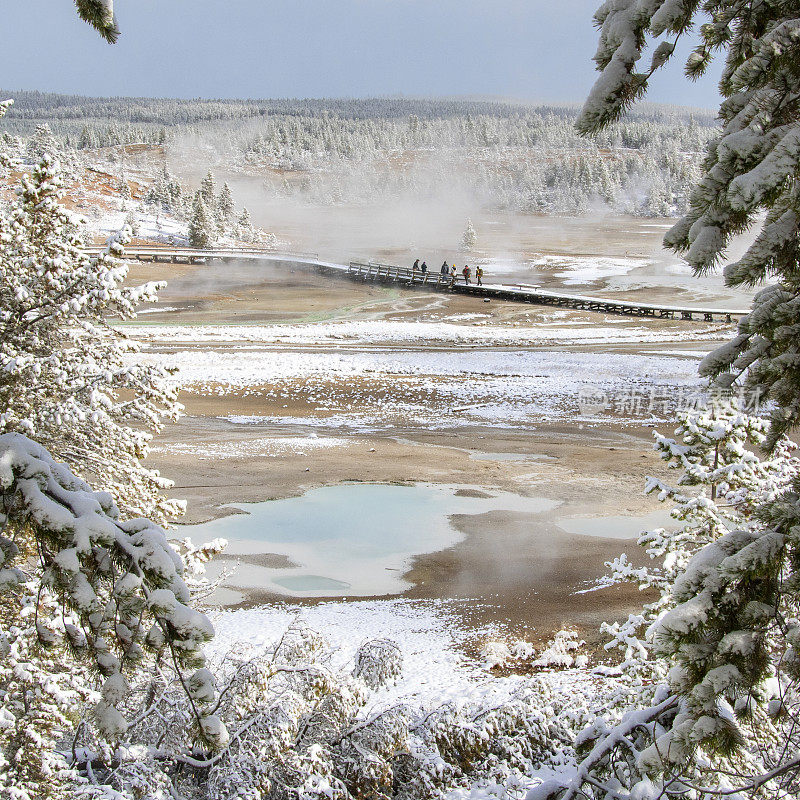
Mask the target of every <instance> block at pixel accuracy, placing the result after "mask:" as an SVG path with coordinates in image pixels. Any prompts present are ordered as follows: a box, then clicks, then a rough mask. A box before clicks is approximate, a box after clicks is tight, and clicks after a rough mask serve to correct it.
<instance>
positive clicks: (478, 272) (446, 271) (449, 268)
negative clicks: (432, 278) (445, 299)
mask: <svg viewBox="0 0 800 800" xmlns="http://www.w3.org/2000/svg"><path fill="white" fill-rule="evenodd" d="M411 270H412V272H417V271H419V272H421V273H422V275H423V276H424V275H426V274H427V273H428V265H427V264H426V263H425V262H424V261H423V262H422V263H421V264H420V263H419V259H417V260H416V261H415V262H414V264H413V265H412V267H411ZM459 272H460V273H461V276H462V277H463V278H464V283H465V284H466V285H467V286H469V282H470V278H472V268H471V267H470V266H469V265H468V264H464V269H462V270H457V269H456V265H455V264H450V265H448V263H447V261H445V262H444V263H443V264H442V266H441V268H440V269H439V273H440V274H441V275H443V276H444V277H447V278H449V279H450V285H451V286H454V285H455V283H456V280H458V274H459ZM482 279H483V267H480V266H478V267H475V283H476V285H477V286H483V283H482Z"/></svg>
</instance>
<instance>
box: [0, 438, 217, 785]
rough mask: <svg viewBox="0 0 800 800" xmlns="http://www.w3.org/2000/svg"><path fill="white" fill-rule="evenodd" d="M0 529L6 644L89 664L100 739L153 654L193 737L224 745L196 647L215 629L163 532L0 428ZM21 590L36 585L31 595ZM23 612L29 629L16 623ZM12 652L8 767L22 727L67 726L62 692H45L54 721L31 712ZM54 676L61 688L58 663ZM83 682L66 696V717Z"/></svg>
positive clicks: (7, 680) (113, 731)
mask: <svg viewBox="0 0 800 800" xmlns="http://www.w3.org/2000/svg"><path fill="white" fill-rule="evenodd" d="M0 531H1V532H2V538H0V552H2V569H1V570H0V592H1V593H2V595H3V601H2V604H1V605H0V629H2V634H3V637H2V641H5V642H7V643H8V642H14V643H15V646H16V647H17V649H18V650H19V649H20V648H22V647H23V646H25V647H26V651H29V652H32V645H31V644H30V641H33V640H35V641H36V643H37V644H38V645H39V646H40V647H42V648H45V649H46V650H47V649H53V650H55V651H56V652H57V653H59V654H60V656H61V658H62V659H67V661H69V660H70V659H75V663H76V665H84V664H85V665H87V666H88V667H89V668H90V673H91V674H94V675H96V676H98V678H99V679H100V680H101V682H102V685H101V686H100V688H99V694H97V693H95V697H96V702H95V703H94V709H93V714H92V725H91V727H92V728H94V729H95V730H96V731H97V733H98V734H99V735H100V736H101V737H102V738H103V739H105V740H109V741H111V742H115V741H117V740H119V739H121V738H122V737H124V735H125V733H126V731H127V728H128V724H129V719H128V718H127V717H126V715H125V713H123V712H124V710H125V708H126V703H127V702H128V698H129V693H130V682H131V681H134V682H135V681H136V679H137V675H138V674H140V672H141V670H142V668H143V666H144V665H145V664H146V663H147V661H148V660H150V661H151V662H152V661H153V660H154V661H155V662H156V663H158V662H159V661H160V660H162V659H163V660H166V661H167V662H169V664H170V666H171V668H172V669H173V670H174V672H175V675H176V676H177V677H178V679H179V682H180V684H181V687H182V689H183V691H184V693H185V696H186V704H187V708H186V721H187V723H191V724H190V725H189V727H188V729H187V732H186V735H187V736H188V741H192V740H195V741H197V742H199V743H201V744H202V745H203V746H205V747H208V748H210V749H212V750H213V749H216V748H220V747H223V746H224V745H225V744H226V743H227V733H226V731H225V727H224V725H223V724H222V723H221V721H220V720H219V717H218V716H216V715H215V714H214V710H215V704H216V699H217V697H216V693H215V684H214V679H213V677H212V676H211V673H210V672H209V671H208V669H207V668H206V659H205V655H204V652H203V646H204V644H205V643H206V642H208V641H209V640H210V639H211V638H212V636H213V628H212V627H211V623H210V622H209V620H208V619H207V618H206V617H205V616H204V615H203V614H201V613H200V612H198V611H196V610H194V609H193V608H192V607H191V605H190V602H191V598H190V591H189V588H188V586H187V584H186V582H185V581H184V579H183V573H184V564H183V562H182V560H181V558H180V556H179V555H178V554H177V553H176V552H175V551H174V550H173V549H172V548H171V547H170V545H169V543H168V541H167V538H166V534H165V532H164V530H163V529H162V528H160V527H159V526H157V525H155V524H154V523H152V522H150V521H149V520H147V519H142V518H139V519H129V520H124V519H122V518H121V515H120V512H119V509H118V508H117V507H116V505H115V504H114V502H113V500H112V498H111V496H110V495H109V494H108V493H105V492H95V491H93V490H92V489H91V487H90V486H89V485H88V484H86V483H85V482H84V481H82V480H81V479H80V478H78V477H76V476H75V475H74V474H73V473H72V472H71V471H70V470H69V469H68V467H67V466H66V465H64V464H59V463H57V462H56V461H54V460H53V459H52V457H51V456H50V455H49V453H48V452H47V451H46V450H45V449H44V448H43V447H41V446H40V445H38V444H36V443H34V442H32V441H31V440H30V439H28V438H27V437H25V436H23V435H22V434H19V433H6V434H2V435H0ZM26 588H28V589H29V590H32V591H33V594H32V595H31V596H30V597H28V598H26V597H25V590H26ZM15 608H16V613H15ZM25 609H27V612H28V613H27V614H26V613H24V610H25ZM21 611H22V612H23V613H20V612H21ZM26 617H27V619H28V625H27V630H25V627H26V626H25V625H24V623H22V622H21V620H24V619H25V618H26ZM20 627H22V628H23V630H20ZM26 638H27V639H28V640H29V642H28V643H27V645H26V644H25V639H26ZM9 655H10V653H9V651H8V648H6V652H5V653H4V656H3V658H2V659H0V684H3V689H4V690H3V692H2V693H1V694H0V717H2V718H3V720H4V724H3V725H1V726H0V729H2V731H3V734H2V736H0V741H3V740H5V741H4V745H5V746H4V747H3V755H4V756H5V762H4V763H5V764H6V765H9V766H10V765H11V764H13V763H14V760H13V758H12V759H11V760H10V761H9V756H13V753H14V749H15V747H16V745H15V744H14V742H15V737H18V736H20V735H24V734H25V732H26V729H27V727H28V726H33V728H34V729H35V728H36V726H37V725H41V726H44V729H45V730H49V729H51V728H52V727H53V726H54V725H55V727H56V728H58V727H59V726H60V727H61V728H62V733H63V732H64V730H63V729H64V728H67V727H68V725H67V721H66V717H65V716H64V713H62V712H65V707H64V704H63V703H61V701H60V699H59V697H58V696H57V695H56V696H54V697H53V698H52V703H54V704H55V706H56V707H57V708H59V709H60V712H59V713H60V716H59V717H58V718H57V719H56V720H55V721H54V720H44V719H38V720H37V719H32V718H31V717H30V714H29V713H28V710H27V708H28V707H27V704H26V703H25V702H23V701H21V696H20V694H19V693H20V692H21V693H22V696H23V697H24V694H25V692H27V691H29V688H28V687H29V684H30V679H29V678H27V679H26V678H25V677H24V675H23V677H22V679H20V674H19V664H17V665H16V666H15V664H14V662H13V661H10V660H9ZM31 661H32V663H31V664H29V665H28V666H27V667H26V669H30V670H34V672H32V673H31V674H32V675H33V674H39V673H41V674H43V675H45V676H46V675H47V669H46V668H45V667H46V664H47V659H46V658H44V659H43V658H41V657H35V658H32V659H31ZM81 670H82V668H79V669H78V670H77V672H76V675H78V676H80V675H81ZM53 672H55V673H56V674H55V675H54V677H53V678H52V680H53V681H55V682H56V684H57V683H58V681H59V677H58V670H53ZM83 672H86V670H83ZM89 678H90V675H85V676H83V679H84V683H83V695H82V697H81V695H80V692H78V697H79V698H80V699H83V700H84V701H85V700H86V699H88V697H87V690H88V689H89V687H90V686H91V681H90V679H89ZM45 680H46V681H47V680H51V679H50V678H49V677H46V678H45ZM62 682H63V679H62ZM79 688H80V687H73V689H71V690H70V692H71V695H70V696H68V697H67V698H66V700H65V701H64V702H67V701H69V702H68V703H67V705H68V706H70V707H71V710H72V713H73V714H74V712H75V710H76V709H75V706H76V704H77V699H76V698H75V697H74V696H73V695H75V692H76V691H78V689H79ZM68 694H69V692H68ZM20 726H21V727H22V730H20ZM9 731H10V732H11V733H9ZM6 737H7V738H6ZM51 758H55V755H53V754H51ZM62 766H63V765H62ZM11 771H12V774H13V767H11Z"/></svg>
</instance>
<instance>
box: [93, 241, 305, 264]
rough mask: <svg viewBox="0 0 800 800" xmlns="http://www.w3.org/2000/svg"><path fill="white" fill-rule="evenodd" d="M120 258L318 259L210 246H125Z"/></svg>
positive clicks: (190, 260)
mask: <svg viewBox="0 0 800 800" xmlns="http://www.w3.org/2000/svg"><path fill="white" fill-rule="evenodd" d="M84 251H85V252H86V253H88V254H89V255H92V256H96V255H99V254H100V253H102V252H104V251H105V248H104V247H86V248H84ZM123 257H124V258H131V259H136V260H138V261H170V262H173V263H178V262H184V263H187V262H188V263H190V264H195V263H197V262H199V261H212V260H217V259H225V260H233V259H243V260H245V261H252V260H265V259H280V258H282V257H286V258H299V259H313V260H317V259H318V258H319V253H298V252H286V251H283V250H270V249H268V248H265V247H210V248H208V249H204V250H201V249H198V248H195V247H175V246H172V245H165V244H155V245H142V246H139V245H129V246H127V247H126V248H125V253H124V256H123Z"/></svg>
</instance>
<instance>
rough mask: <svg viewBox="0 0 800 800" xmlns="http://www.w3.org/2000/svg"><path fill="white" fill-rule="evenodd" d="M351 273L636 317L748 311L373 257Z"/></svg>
mask: <svg viewBox="0 0 800 800" xmlns="http://www.w3.org/2000/svg"><path fill="white" fill-rule="evenodd" d="M347 272H348V275H349V276H350V277H351V278H353V279H356V280H359V279H360V280H364V281H384V282H388V281H393V282H397V283H403V284H405V285H407V286H416V287H420V288H421V287H425V288H429V289H445V288H446V289H448V290H450V291H452V292H456V293H458V294H471V295H477V296H479V297H488V298H496V299H498V300H513V301H516V302H523V303H533V304H536V305H547V306H559V307H562V308H573V309H576V310H578V311H599V312H601V313H604V314H625V315H627V316H633V317H659V318H662V319H685V320H694V319H702V320H704V321H706V322H713V321H714V320H724V321H725V322H733V320H734V319H738V318H740V317H743V316H745V315H746V314H747V313H749V312H748V311H746V310H743V309H725V308H692V307H687V306H669V305H658V304H653V303H639V302H636V301H634V300H616V299H612V298H607V297H593V296H589V295H576V294H564V293H562V292H551V291H547V290H545V289H541V288H540V287H538V286H532V285H527V284H485V285H482V286H478V285H477V284H476V283H475V282H471V283H467V281H466V279H465V278H464V276H463V275H462V274H459V273H456V274H455V276H452V277H451V276H450V275H443V274H442V273H440V272H433V273H431V272H422V270H419V269H413V268H412V267H398V266H394V265H391V264H379V263H377V262H374V261H368V262H361V261H351V262H350V265H349V267H348V270H347Z"/></svg>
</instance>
